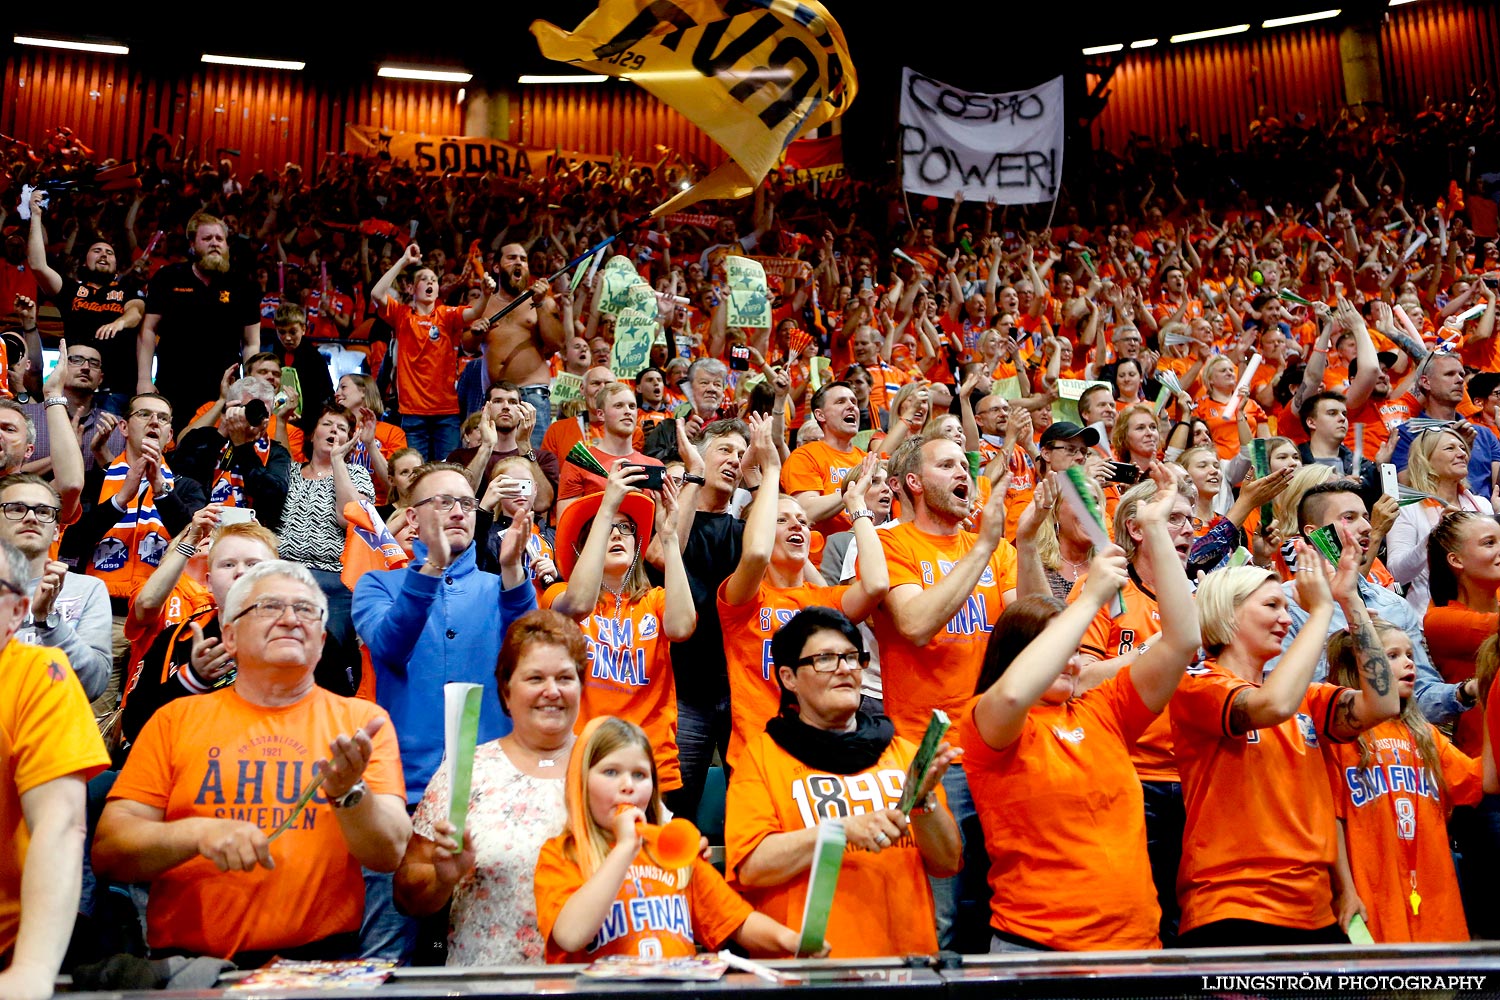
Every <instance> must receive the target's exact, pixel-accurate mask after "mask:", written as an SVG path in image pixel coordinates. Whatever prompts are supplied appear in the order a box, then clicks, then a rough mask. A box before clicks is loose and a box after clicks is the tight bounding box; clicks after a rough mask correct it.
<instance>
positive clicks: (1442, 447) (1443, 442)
mask: <svg viewBox="0 0 1500 1000" xmlns="http://www.w3.org/2000/svg"><path fill="white" fill-rule="evenodd" d="M1481 433H1483V432H1481ZM1406 481H1407V483H1408V485H1410V486H1411V488H1412V489H1415V490H1421V491H1422V492H1423V493H1431V494H1432V495H1433V496H1434V497H1437V498H1438V499H1436V500H1424V501H1422V502H1421V503H1414V504H1409V505H1407V506H1405V507H1402V508H1401V512H1400V513H1399V514H1397V515H1396V523H1395V524H1393V525H1392V526H1391V533H1390V544H1389V545H1387V546H1386V559H1387V563H1386V569H1388V570H1390V571H1391V576H1393V577H1394V578H1395V579H1396V582H1398V583H1404V584H1406V585H1407V588H1406V602H1407V603H1408V604H1410V605H1411V606H1412V610H1414V611H1416V613H1417V614H1419V615H1423V614H1426V613H1427V604H1428V599H1427V597H1428V583H1427V577H1428V573H1427V536H1428V535H1429V534H1431V533H1432V529H1433V526H1434V525H1436V524H1437V523H1438V519H1439V518H1441V517H1442V516H1443V513H1444V512H1445V511H1449V510H1463V511H1468V512H1470V513H1475V514H1485V515H1490V514H1493V513H1494V512H1495V510H1494V507H1493V506H1492V505H1491V504H1490V501H1489V499H1488V498H1486V497H1482V496H1480V495H1479V494H1477V493H1474V492H1473V491H1472V490H1470V489H1469V448H1468V445H1466V444H1465V443H1464V440H1463V438H1461V437H1459V436H1458V435H1457V434H1456V433H1454V432H1453V431H1450V430H1442V429H1438V428H1434V429H1432V430H1427V431H1423V432H1422V433H1420V434H1418V435H1417V436H1416V437H1415V438H1414V439H1413V440H1412V443H1411V451H1410V452H1409V453H1408V455H1407V459H1406Z"/></svg>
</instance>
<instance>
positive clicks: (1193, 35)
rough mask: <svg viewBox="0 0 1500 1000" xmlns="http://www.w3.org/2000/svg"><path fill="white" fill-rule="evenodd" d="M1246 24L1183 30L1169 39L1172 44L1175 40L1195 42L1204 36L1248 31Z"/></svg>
mask: <svg viewBox="0 0 1500 1000" xmlns="http://www.w3.org/2000/svg"><path fill="white" fill-rule="evenodd" d="M1249 30H1250V25H1248V24H1232V25H1230V26H1229V27H1227V28H1209V29H1207V30H1206V31H1184V32H1183V33H1182V34H1180V35H1173V36H1172V37H1171V39H1169V40H1170V41H1171V42H1173V43H1174V44H1175V43H1177V42H1196V41H1199V40H1201V39H1204V38H1218V37H1219V36H1220V35H1238V34H1239V33H1240V32H1242V31H1249Z"/></svg>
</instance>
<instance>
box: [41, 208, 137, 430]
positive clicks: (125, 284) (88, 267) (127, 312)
mask: <svg viewBox="0 0 1500 1000" xmlns="http://www.w3.org/2000/svg"><path fill="white" fill-rule="evenodd" d="M43 197H44V193H43V192H42V191H39V190H38V191H33V192H32V194H31V228H30V230H29V232H28V233H27V245H26V264H27V266H28V267H30V268H31V271H32V273H33V274H35V275H36V281H37V286H38V287H39V288H40V289H41V290H42V291H43V292H45V293H46V294H47V295H49V296H51V297H52V298H53V299H55V300H56V302H57V309H58V312H60V313H62V321H63V336H64V337H66V338H67V339H68V342H69V343H70V344H72V345H73V346H74V347H75V348H76V347H85V346H86V347H91V348H93V349H94V350H96V351H98V352H99V356H100V358H101V359H102V360H103V362H104V369H103V370H104V372H106V373H108V374H107V377H105V379H104V380H103V383H102V384H101V385H99V386H96V387H95V403H96V405H98V406H99V407H101V408H102V409H105V410H108V411H109V412H111V413H115V414H118V413H119V411H120V409H121V407H122V406H123V405H124V403H125V394H126V393H128V392H130V391H131V389H133V388H134V387H135V384H136V372H135V366H136V351H137V340H138V339H139V336H140V335H139V333H137V335H136V336H135V337H124V336H120V334H121V333H123V332H124V331H125V330H131V329H138V328H139V327H140V325H141V321H142V320H143V319H145V316H146V301H145V297H144V295H143V294H142V291H141V285H140V282H139V281H137V280H136V279H135V277H134V275H132V274H131V273H130V272H128V271H127V272H126V273H125V274H120V273H118V271H117V266H118V262H117V260H116V257H115V248H114V246H113V245H112V244H111V243H110V242H109V240H107V239H104V238H103V237H99V238H96V239H94V240H93V241H92V242H90V243H89V247H88V251H87V252H86V253H85V254H84V256H83V270H82V272H81V274H82V277H81V280H77V281H75V280H73V279H71V278H64V277H63V276H62V275H60V274H58V273H57V272H56V271H54V270H53V269H52V268H51V267H50V266H48V264H47V230H46V228H45V226H44V224H43V221H42V216H43V213H44V212H45V211H46V209H45V208H43V207H42V199H43ZM37 357H38V358H40V355H37Z"/></svg>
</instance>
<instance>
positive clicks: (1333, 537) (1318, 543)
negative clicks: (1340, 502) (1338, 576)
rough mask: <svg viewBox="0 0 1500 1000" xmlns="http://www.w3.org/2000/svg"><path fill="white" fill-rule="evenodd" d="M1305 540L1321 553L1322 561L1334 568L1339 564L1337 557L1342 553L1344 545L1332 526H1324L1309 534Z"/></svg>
mask: <svg viewBox="0 0 1500 1000" xmlns="http://www.w3.org/2000/svg"><path fill="white" fill-rule="evenodd" d="M1307 540H1308V541H1309V542H1311V543H1312V545H1313V548H1315V549H1317V550H1318V551H1319V552H1321V553H1323V558H1324V559H1327V560H1328V561H1329V562H1331V563H1333V564H1334V565H1335V566H1337V565H1338V564H1339V556H1341V555H1342V554H1343V552H1344V543H1343V542H1341V541H1339V535H1338V531H1337V529H1335V528H1334V526H1333V525H1331V524H1325V525H1323V527H1321V528H1318V529H1316V530H1314V531H1311V532H1309V533H1308V535H1307Z"/></svg>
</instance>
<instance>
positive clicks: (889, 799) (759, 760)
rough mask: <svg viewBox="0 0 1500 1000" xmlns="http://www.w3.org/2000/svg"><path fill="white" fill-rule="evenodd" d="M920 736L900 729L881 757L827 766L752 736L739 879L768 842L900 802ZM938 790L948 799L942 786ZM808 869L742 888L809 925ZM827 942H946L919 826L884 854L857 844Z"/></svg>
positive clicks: (733, 793) (732, 789)
mask: <svg viewBox="0 0 1500 1000" xmlns="http://www.w3.org/2000/svg"><path fill="white" fill-rule="evenodd" d="M916 752H917V748H916V745H915V744H913V743H910V742H908V741H907V740H903V739H902V738H901V737H899V736H897V737H896V738H894V739H893V740H891V743H890V745H889V746H888V747H886V748H885V752H884V753H882V754H881V755H880V759H879V760H877V761H876V762H875V763H874V764H873V765H871V766H870V767H868V768H866V769H865V770H863V771H858V772H856V773H854V774H826V773H823V772H820V771H817V770H816V769H814V768H811V767H809V766H808V765H806V764H804V763H802V762H801V761H800V760H798V759H797V758H795V757H793V756H792V755H791V754H789V753H787V752H786V751H785V750H783V749H782V748H781V747H780V746H778V745H777V744H776V741H775V740H773V739H771V737H770V736H768V735H767V734H766V733H764V732H762V733H760V734H759V735H757V736H755V737H752V738H751V740H750V742H749V744H748V745H747V746H746V747H745V748H744V750H743V752H742V754H741V757H740V760H741V763H740V764H739V765H735V767H734V777H733V779H732V780H731V781H730V783H729V796H728V812H727V813H726V816H725V822H724V837H725V844H724V865H725V870H726V871H727V872H728V874H729V877H730V879H731V880H733V879H735V878H736V877H737V875H738V871H739V867H740V865H741V864H743V863H744V861H745V859H746V858H748V857H749V856H750V855H751V854H753V853H754V852H755V849H756V848H757V847H758V846H760V842H761V841H762V840H764V839H765V838H766V837H769V836H771V835H773V834H780V833H793V832H796V831H799V830H807V829H811V828H812V827H815V826H817V825H818V824H819V823H820V822H822V821H823V820H825V819H842V818H845V817H848V816H862V815H864V814H865V813H868V812H878V811H880V810H883V809H895V808H896V807H897V806H898V805H899V804H900V802H901V793H902V791H903V790H904V788H905V787H906V769H907V768H908V767H909V766H910V765H911V759H912V757H913V756H915V755H916ZM936 792H937V795H938V798H939V799H940V800H942V802H943V803H944V805H943V808H945V809H946V808H947V799H946V798H945V797H944V796H943V789H942V786H941V785H939V786H938V788H937V789H936ZM807 884H808V873H807V872H805V871H804V872H802V873H800V874H798V875H796V876H795V877H793V878H791V879H789V880H787V881H786V882H783V883H782V884H781V885H776V886H767V887H764V888H759V889H743V892H744V893H745V898H746V899H747V900H748V901H749V902H750V904H751V905H752V906H754V907H755V908H756V909H757V910H759V911H760V912H761V913H764V914H765V915H766V916H768V917H770V918H771V919H773V920H778V921H780V922H781V923H783V924H785V925H786V926H788V927H790V928H791V929H792V930H794V931H800V930H801V929H802V910H803V908H804V907H805V905H806V901H807ZM827 940H828V945H829V947H830V948H831V949H832V952H833V954H835V955H838V956H839V957H840V958H875V957H879V956H883V955H930V954H932V953H933V952H934V951H935V950H936V949H937V931H936V927H935V924H934V918H933V902H932V889H931V887H930V885H929V883H928V881H927V869H926V867H925V866H924V865H923V862H922V852H921V850H920V849H919V848H918V847H917V843H916V839H915V837H914V835H913V834H912V833H911V831H910V830H909V829H908V831H907V832H906V833H905V834H904V835H902V837H901V838H900V839H899V840H897V841H896V842H895V843H894V844H892V845H891V846H890V847H889V848H887V849H885V850H883V851H881V852H880V853H879V854H873V853H871V852H869V851H861V850H859V849H858V848H856V847H854V846H852V845H851V846H849V847H848V848H846V849H845V851H844V865H843V867H842V868H841V869H840V870H839V886H838V891H837V892H836V893H835V894H834V897H833V910H832V912H831V913H830V914H829V918H828V934H827Z"/></svg>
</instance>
